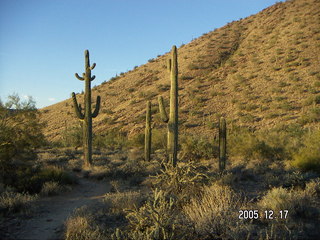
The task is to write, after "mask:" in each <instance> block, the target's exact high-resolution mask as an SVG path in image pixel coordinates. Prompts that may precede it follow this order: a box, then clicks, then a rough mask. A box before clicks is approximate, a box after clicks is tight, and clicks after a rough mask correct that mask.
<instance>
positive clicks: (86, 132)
mask: <svg viewBox="0 0 320 240" xmlns="http://www.w3.org/2000/svg"><path fill="white" fill-rule="evenodd" d="M90 72H91V71H90ZM84 109H85V112H84V122H83V148H84V159H85V165H86V166H90V165H91V164H92V116H91V81H90V80H87V79H85V91H84Z"/></svg>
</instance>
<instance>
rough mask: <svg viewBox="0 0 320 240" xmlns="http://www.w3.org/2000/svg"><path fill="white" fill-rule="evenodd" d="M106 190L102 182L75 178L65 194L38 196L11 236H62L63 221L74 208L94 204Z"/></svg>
mask: <svg viewBox="0 0 320 240" xmlns="http://www.w3.org/2000/svg"><path fill="white" fill-rule="evenodd" d="M109 190H110V185H109V184H108V183H106V182H104V181H100V182H97V181H93V180H88V179H83V178H80V179H79V185H77V186H75V187H74V189H73V190H72V191H70V192H67V193H65V194H61V195H59V196H54V197H47V198H42V199H40V200H39V201H38V202H37V203H36V205H37V207H36V210H35V213H34V214H32V218H30V219H26V220H23V221H22V222H21V225H20V226H18V227H17V226H16V229H15V230H13V229H12V230H13V231H14V232H12V233H13V234H12V237H13V238H14V239H34V240H36V239H41V240H46V239H62V238H63V224H64V222H65V221H66V220H67V218H68V217H69V215H70V214H71V213H72V212H73V210H74V209H76V208H78V207H81V206H84V205H91V204H95V203H97V202H98V201H101V199H102V198H103V195H104V194H105V193H106V192H108V191H109Z"/></svg>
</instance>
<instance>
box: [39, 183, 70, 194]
mask: <svg viewBox="0 0 320 240" xmlns="http://www.w3.org/2000/svg"><path fill="white" fill-rule="evenodd" d="M65 190H66V188H65V187H63V186H62V185H60V184H59V183H58V182H55V181H49V182H45V183H44V184H43V185H42V188H41V192H40V194H41V195H42V196H53V195H58V194H60V193H61V192H63V191H65Z"/></svg>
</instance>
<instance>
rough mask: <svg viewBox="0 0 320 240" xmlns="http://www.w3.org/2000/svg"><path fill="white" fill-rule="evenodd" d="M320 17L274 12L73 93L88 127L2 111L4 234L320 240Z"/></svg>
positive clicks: (14, 103) (14, 101)
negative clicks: (166, 62)
mask: <svg viewBox="0 0 320 240" xmlns="http://www.w3.org/2000/svg"><path fill="white" fill-rule="evenodd" d="M319 9H320V6H319V1H317V0H306V1H302V0H295V1H287V2H279V3H277V4H275V5H274V6H271V7H270V8H267V9H265V10H264V11H262V12H260V13H258V14H257V15H254V16H250V17H248V18H245V19H243V20H240V21H234V22H232V23H229V24H227V25H226V26H224V27H222V28H219V29H217V30H215V31H213V32H209V33H207V34H204V35H203V36H202V37H200V38H198V39H196V40H194V41H192V42H191V43H189V44H186V45H183V46H181V47H180V48H179V49H177V48H176V47H175V46H174V47H173V49H172V52H171V53H170V54H172V55H171V56H170V58H169V57H168V54H164V55H161V56H159V57H158V58H155V59H150V60H149V61H148V63H146V64H145V65H143V66H140V67H135V68H134V70H132V71H128V72H127V73H121V74H120V75H119V76H116V77H114V78H112V79H110V81H108V82H105V83H103V84H102V85H100V86H97V87H95V88H93V89H90V88H89V87H88V88H87V89H86V92H85V94H86V95H85V94H84V93H81V94H77V95H75V94H73V101H74V107H73V108H74V109H73V110H75V111H76V113H77V116H78V118H80V119H81V120H84V119H85V118H87V119H85V121H79V119H77V118H76V117H75V114H67V111H64V110H66V109H68V111H69V110H72V109H71V107H72V104H71V99H68V100H65V101H63V102H61V103H58V104H55V105H52V106H49V107H47V108H45V109H42V110H37V109H36V108H35V104H34V101H33V100H32V99H29V100H27V101H22V100H21V99H20V98H19V97H18V96H17V95H12V96H10V97H9V99H8V101H7V102H6V103H2V102H0V173H1V178H0V180H1V182H0V225H1V226H0V238H4V239H5V238H12V239H19V238H21V237H22V238H23V237H26V236H27V235H23V234H26V232H29V233H28V234H29V235H28V237H31V238H32V234H35V232H36V231H37V230H34V232H32V230H30V231H27V230H26V229H28V228H29V227H30V226H32V225H36V227H35V228H36V229H41V228H45V230H44V231H43V232H42V233H41V234H43V235H41V236H40V235H39V236H37V238H39V237H44V238H57V239H67V240H79V239H97V240H99V239H113V240H137V239H141V240H144V239H145V240H147V239H159V240H160V239H172V240H175V239H186V240H187V239H199V240H200V239H201V240H206V239H316V238H317V237H319V236H320V229H319V226H318V223H319V222H320V221H319V220H320V148H319V146H320V145H319V142H320V127H319V121H320V110H319V109H320V107H319V106H320V105H319V104H320V97H319V91H320V90H319V71H318V70H317V69H318V65H317V64H318V63H317V61H316V60H317V59H318V57H319V56H318V55H317V54H318V53H319V47H320V45H319V33H320V32H319V30H318V29H317V27H319V26H318V25H317V24H316V23H315V20H317V19H316V16H317V14H318V13H319ZM301 19H304V21H303V22H301V21H302V20H301ZM303 26H304V27H303ZM306 26H308V28H306ZM301 28H303V30H301ZM300 31H301V32H300ZM302 39H303V41H302ZM302 42H303V44H302ZM88 54H89V53H88V52H87V51H86V55H85V56H86V57H85V58H86V71H88V72H87V75H86V74H84V75H83V76H84V77H83V78H82V77H80V76H79V75H77V78H78V79H80V80H84V78H86V77H87V78H88V79H86V80H87V84H88V82H89V80H93V79H94V77H91V70H92V69H93V68H94V66H95V64H93V65H91V66H90V65H89V64H88V63H89V55H88ZM177 54H178V55H177ZM168 58H169V59H170V61H169V64H168V70H169V73H168V72H166V71H165V70H164V69H165V68H167V65H166V64H165V61H167V59H168ZM178 64H179V68H178ZM89 69H90V72H89ZM169 75H170V76H171V77H170V79H171V80H170V81H169V77H168V76H169ZM89 78H90V79H89ZM147 80H148V81H147ZM169 83H170V84H169ZM94 90H95V91H94ZM96 90H97V91H96ZM97 92H99V93H100V94H101V96H103V97H104V96H105V97H108V99H107V100H104V99H103V97H102V98H101V99H100V97H97V95H96V94H97ZM89 93H90V94H89ZM91 93H92V97H97V100H96V110H94V111H93V113H92V112H91V105H90V104H91V103H92V101H91V99H90V98H89V97H88V96H89V95H91ZM84 95H85V96H84ZM85 97H86V105H87V109H86V112H85V113H84V112H82V110H83V109H82V108H81V106H80V105H79V104H78V102H80V101H83V100H84V99H85ZM121 99H122V100H121ZM178 99H179V101H178ZM106 102H108V105H107V107H106ZM146 103H147V108H146ZM89 105H90V107H88V106H89ZM100 105H101V112H100V113H99V108H100ZM169 108H170V112H168V113H169V114H167V113H166V109H169ZM58 111H59V113H60V114H57V112H58ZM98 113H99V114H98ZM88 114H89V115H88ZM89 116H90V117H89ZM178 116H179V117H178ZM91 117H95V119H94V120H93V122H92V124H91V121H92V119H91ZM83 129H87V130H88V131H83ZM88 141H89V142H88ZM83 143H84V144H83ZM84 153H85V156H84ZM46 210H47V212H46ZM17 226H18V228H16V227H17ZM20 226H22V227H20Z"/></svg>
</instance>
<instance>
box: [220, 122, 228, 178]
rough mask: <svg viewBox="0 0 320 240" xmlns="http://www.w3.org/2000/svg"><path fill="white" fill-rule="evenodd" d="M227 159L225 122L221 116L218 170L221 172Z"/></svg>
mask: <svg viewBox="0 0 320 240" xmlns="http://www.w3.org/2000/svg"><path fill="white" fill-rule="evenodd" d="M226 160H227V124H226V120H225V119H224V118H223V117H221V118H220V122H219V170H220V172H222V171H223V170H225V168H226Z"/></svg>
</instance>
